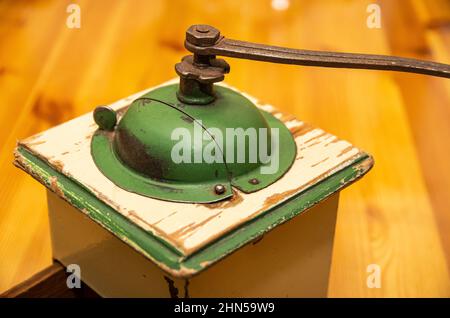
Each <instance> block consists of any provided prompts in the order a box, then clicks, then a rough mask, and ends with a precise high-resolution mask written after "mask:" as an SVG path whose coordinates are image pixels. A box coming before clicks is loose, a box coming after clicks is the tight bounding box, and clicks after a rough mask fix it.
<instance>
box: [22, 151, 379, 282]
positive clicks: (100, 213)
mask: <svg viewBox="0 0 450 318" xmlns="http://www.w3.org/2000/svg"><path fill="white" fill-rule="evenodd" d="M16 153H17V154H16V156H20V159H19V160H18V159H16V161H15V164H16V165H17V166H18V167H19V168H21V169H23V170H25V171H26V172H27V173H29V174H31V175H32V176H33V177H34V178H35V179H37V180H38V181H39V182H40V183H42V184H43V185H45V186H46V187H47V188H49V189H50V190H52V191H53V192H55V193H56V194H57V195H58V196H60V197H62V199H64V200H66V201H67V202H68V203H70V204H71V205H73V206H74V207H75V208H77V209H79V210H80V211H82V212H83V213H84V214H86V215H88V216H89V217H90V218H91V219H93V220H94V221H95V222H97V223H98V224H100V225H101V226H102V227H104V228H105V229H107V230H108V231H110V232H111V233H112V234H114V235H115V236H117V237H118V238H119V239H121V240H122V241H124V242H125V243H127V244H128V245H130V246H131V247H132V248H134V249H135V250H137V251H138V252H140V253H141V254H143V255H144V256H146V257H147V258H149V259H150V260H152V261H153V262H155V263H156V264H157V265H158V266H159V267H161V269H163V270H165V271H167V272H168V273H169V274H170V275H172V276H176V277H184V278H187V277H190V276H193V275H196V274H198V273H200V272H201V271H203V270H204V269H206V268H207V267H209V266H211V265H212V264H214V263H215V262H217V261H219V260H220V259H222V258H224V257H225V256H227V255H229V254H231V253H232V252H234V251H235V250H237V249H238V248H240V247H242V246H244V245H245V244H247V243H249V242H251V241H253V240H255V239H256V238H258V237H259V236H261V235H263V234H264V233H266V232H268V231H270V230H271V229H273V228H275V227H276V226H278V225H280V224H282V223H284V222H286V221H288V220H290V219H292V218H293V217H295V216H297V215H299V214H300V213H302V212H304V211H305V210H307V209H309V208H311V207H312V206H313V205H315V204H317V203H319V202H320V201H322V200H324V199H326V198H327V197H329V196H330V195H332V194H333V193H335V192H337V191H338V190H341V189H342V188H344V187H346V186H348V185H350V184H351V183H353V182H354V181H356V180H357V179H359V178H361V177H362V176H363V175H364V174H366V173H367V172H368V171H369V170H370V169H371V168H372V166H373V158H372V157H371V156H370V155H368V154H366V153H361V154H360V156H358V157H357V158H356V159H355V160H354V161H353V162H352V163H350V164H349V166H347V167H346V168H343V169H342V170H340V171H337V172H335V173H334V174H333V175H331V176H329V177H327V178H325V179H324V180H322V181H320V182H319V183H317V184H316V185H314V186H313V187H311V188H309V189H307V190H305V191H303V192H299V193H297V194H296V195H295V196H293V197H291V198H288V199H287V200H285V201H283V202H280V203H279V204H278V205H277V206H274V207H272V208H270V209H269V210H267V211H266V212H264V213H262V214H261V215H260V216H258V217H256V218H255V219H252V220H250V221H248V222H247V223H245V224H242V225H241V226H239V227H238V228H237V229H235V230H233V231H231V232H229V233H227V234H225V235H224V236H222V237H221V238H219V239H218V240H216V241H214V242H212V243H211V244H209V245H207V246H205V247H204V248H202V249H200V250H199V251H197V252H195V253H194V254H192V255H189V256H188V257H184V256H183V255H182V252H180V251H179V250H177V249H176V248H174V247H173V246H172V245H170V243H168V242H166V241H164V240H163V239H161V238H159V237H156V236H155V235H153V234H152V233H150V232H148V231H145V230H143V229H142V228H140V227H139V226H137V225H135V224H134V223H132V222H131V221H129V220H128V219H126V218H125V217H124V216H122V215H121V214H120V213H119V212H117V211H115V210H114V209H113V208H111V207H110V206H109V205H107V204H105V203H103V202H102V201H101V200H100V199H98V198H97V197H96V196H95V195H94V194H92V193H91V192H90V191H89V190H87V189H86V188H84V187H83V186H82V185H80V184H79V183H78V182H76V181H74V180H72V179H71V178H69V177H67V176H65V175H63V174H61V173H60V172H58V171H56V170H55V169H54V168H52V167H51V166H50V165H49V164H48V163H46V162H45V161H44V160H42V159H41V158H39V157H38V156H36V155H34V154H32V153H31V152H30V151H29V150H27V149H25V148H24V147H22V146H20V145H19V146H18V148H17V149H16Z"/></svg>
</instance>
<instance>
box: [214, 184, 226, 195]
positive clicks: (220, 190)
mask: <svg viewBox="0 0 450 318" xmlns="http://www.w3.org/2000/svg"><path fill="white" fill-rule="evenodd" d="M225 190H226V188H225V186H224V185H223V184H216V186H215V187H214V192H215V193H216V194H224V193H225Z"/></svg>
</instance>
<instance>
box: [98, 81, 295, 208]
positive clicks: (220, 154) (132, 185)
mask: <svg viewBox="0 0 450 318" xmlns="http://www.w3.org/2000/svg"><path fill="white" fill-rule="evenodd" d="M177 92H178V84H173V85H168V86H163V87H160V88H157V89H155V90H153V91H151V92H149V93H147V94H145V95H143V96H141V97H139V98H138V99H136V100H135V101H133V103H132V104H131V105H130V106H129V107H128V109H127V110H126V112H125V114H124V115H123V116H122V117H121V118H119V121H118V124H116V120H117V118H116V117H117V114H115V112H114V111H112V110H110V109H107V108H104V107H99V108H97V109H96V110H95V111H94V119H95V121H96V122H97V124H98V125H99V129H98V130H97V132H96V133H95V135H94V137H93V139H92V145H91V149H92V156H93V159H94V161H95V163H96V164H97V166H98V168H99V169H100V170H101V171H102V172H103V174H104V175H105V176H106V177H108V178H109V179H110V180H111V181H113V182H114V183H115V184H116V185H118V186H119V187H121V188H123V189H126V190H128V191H132V192H135V193H138V194H141V195H145V196H149V197H153V198H157V199H162V200H169V201H179V202H196V203H200V202H214V201H218V200H221V199H224V198H227V197H230V196H232V195H233V191H232V188H233V187H235V188H238V189H240V190H241V191H244V192H254V191H258V190H260V189H262V188H264V187H266V186H268V185H269V184H271V183H273V182H275V181H276V180H277V179H279V178H280V177H281V176H282V175H283V174H284V173H285V172H286V171H287V170H288V169H289V167H290V165H291V164H292V162H293V160H294V158H295V154H296V147H295V143H294V140H293V137H292V135H291V133H290V132H289V130H288V129H287V128H286V126H285V125H284V124H283V123H281V122H280V121H279V120H278V119H276V118H275V117H273V116H272V115H270V114H269V113H267V112H264V111H261V110H259V109H258V108H257V107H256V106H255V105H254V104H253V103H252V102H251V101H250V100H248V99H247V98H246V97H244V96H243V95H241V94H239V93H237V92H235V91H233V90H231V89H229V88H225V87H221V86H217V87H215V92H214V93H215V99H214V101H212V102H210V103H208V104H206V105H204V104H203V105H195V104H194V105H193V104H187V103H184V102H181V101H180V99H179V98H177ZM275 161H276V162H275Z"/></svg>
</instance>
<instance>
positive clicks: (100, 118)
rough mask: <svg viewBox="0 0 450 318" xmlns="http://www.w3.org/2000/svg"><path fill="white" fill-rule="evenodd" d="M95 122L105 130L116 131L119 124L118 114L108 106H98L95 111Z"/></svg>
mask: <svg viewBox="0 0 450 318" xmlns="http://www.w3.org/2000/svg"><path fill="white" fill-rule="evenodd" d="M94 121H95V123H96V124H97V125H98V126H99V127H100V129H103V130H114V127H115V126H116V124H117V116H116V112H115V111H114V110H112V109H111V108H109V107H107V106H98V107H96V108H95V110H94Z"/></svg>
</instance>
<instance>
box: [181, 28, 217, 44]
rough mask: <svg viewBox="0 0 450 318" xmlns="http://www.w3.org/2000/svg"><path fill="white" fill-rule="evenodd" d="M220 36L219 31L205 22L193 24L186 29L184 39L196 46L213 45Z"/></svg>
mask: <svg viewBox="0 0 450 318" xmlns="http://www.w3.org/2000/svg"><path fill="white" fill-rule="evenodd" d="M219 38H220V31H219V30H217V29H216V28H214V27H212V26H210V25H207V24H195V25H192V26H190V27H189V29H187V31H186V41H188V42H189V43H191V44H194V45H198V46H210V45H214V44H215V43H216V42H217V40H218V39H219Z"/></svg>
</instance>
